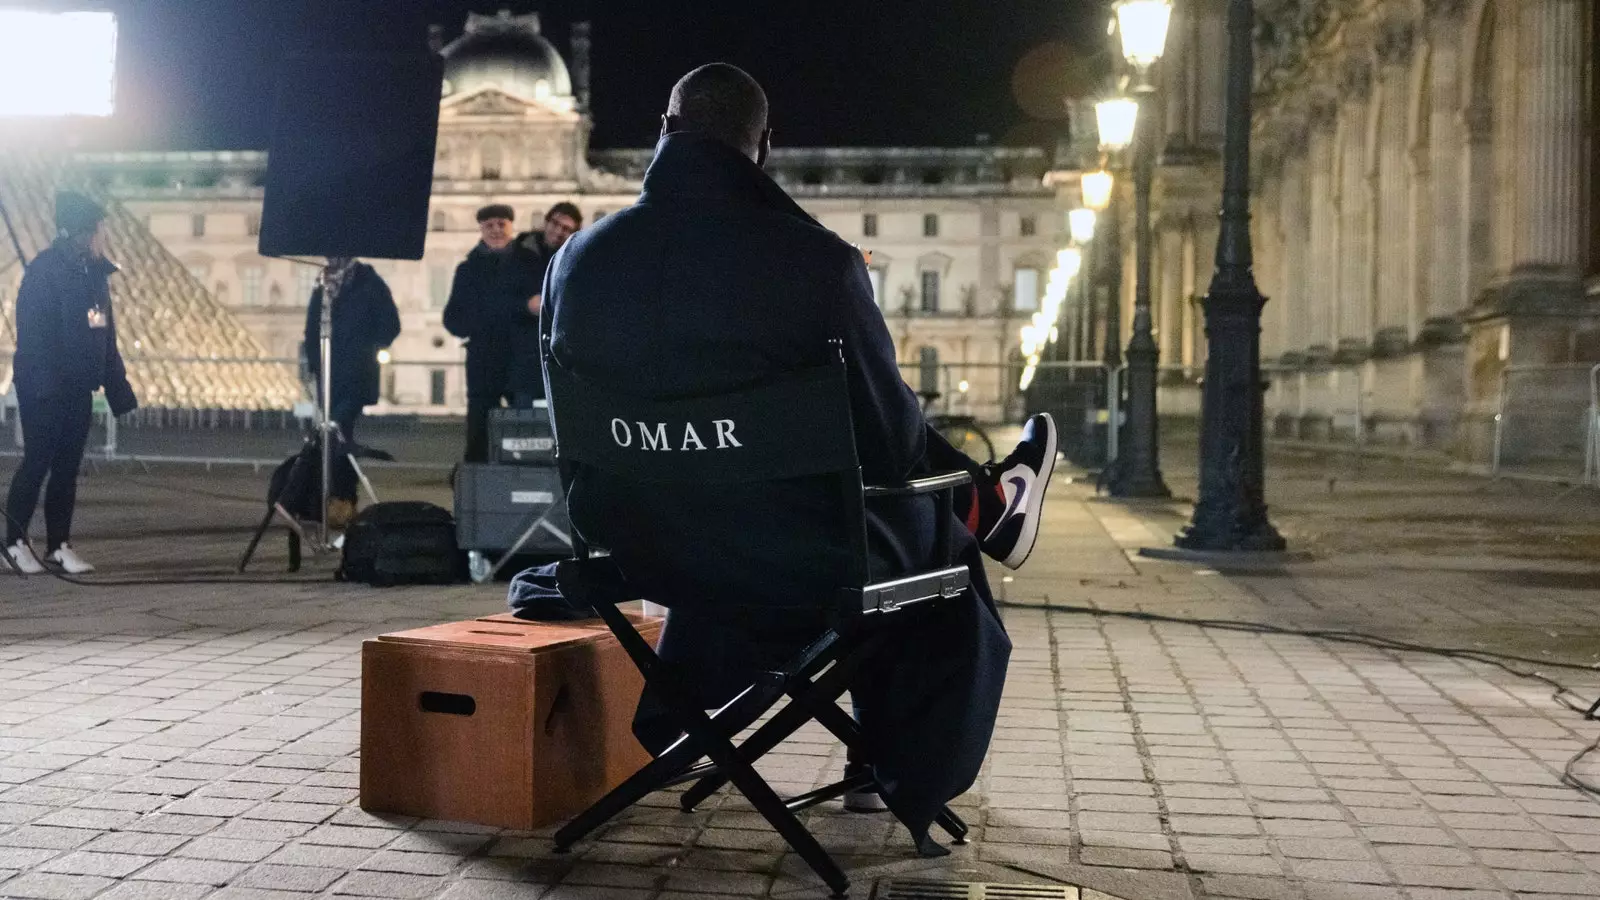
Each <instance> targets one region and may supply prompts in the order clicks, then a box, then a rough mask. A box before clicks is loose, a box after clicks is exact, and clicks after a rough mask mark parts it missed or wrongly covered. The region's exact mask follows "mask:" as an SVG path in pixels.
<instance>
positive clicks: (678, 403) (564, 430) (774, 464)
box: [544, 342, 971, 897]
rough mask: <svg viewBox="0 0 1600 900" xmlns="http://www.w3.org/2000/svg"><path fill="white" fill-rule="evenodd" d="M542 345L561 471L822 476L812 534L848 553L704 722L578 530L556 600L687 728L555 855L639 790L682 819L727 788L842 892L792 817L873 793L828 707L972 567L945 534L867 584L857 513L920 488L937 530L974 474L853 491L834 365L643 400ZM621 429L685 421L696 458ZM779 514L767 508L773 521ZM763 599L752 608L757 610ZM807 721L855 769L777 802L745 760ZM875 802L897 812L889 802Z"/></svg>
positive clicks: (855, 740)
mask: <svg viewBox="0 0 1600 900" xmlns="http://www.w3.org/2000/svg"><path fill="white" fill-rule="evenodd" d="M834 343H835V345H837V342H834ZM544 350H545V369H546V379H547V384H548V386H549V392H550V411H551V417H552V425H553V426H554V430H555V436H556V454H557V458H558V459H559V460H560V462H561V463H562V464H563V465H564V466H571V465H574V464H575V465H579V466H583V467H587V468H590V469H594V470H597V471H599V472H605V473H610V474H614V475H617V476H619V477H621V478H624V479H628V480H632V481H636V482H647V483H652V482H653V483H663V482H664V483H673V482H675V483H680V484H695V485H705V486H707V487H708V488H713V487H714V486H716V485H732V484H749V483H754V482H763V481H775V480H782V479H792V478H802V477H808V476H809V477H819V478H820V477H824V476H831V478H832V480H833V481H834V482H835V483H836V485H837V488H836V489H837V491H838V497H839V503H840V504H841V506H842V509H843V510H844V512H845V515H844V516H842V520H843V523H844V525H843V528H842V529H841V533H840V534H837V535H833V536H821V539H823V540H827V539H829V538H830V537H831V538H832V539H834V540H838V541H840V542H844V543H845V544H846V545H847V546H848V548H849V551H850V553H849V557H850V565H849V571H848V572H847V573H846V574H845V576H844V578H843V580H842V581H841V583H840V584H839V586H838V589H837V591H836V593H835V595H834V596H832V597H826V598H819V603H822V604H826V605H827V607H828V617H827V618H828V621H829V623H830V627H826V628H825V630H823V631H822V633H820V634H819V635H817V637H816V638H815V639H814V640H813V641H812V642H811V643H810V645H809V646H807V647H805V649H804V650H802V651H801V652H800V653H799V654H798V655H796V656H795V657H794V658H793V659H791V660H790V661H789V662H788V663H787V664H786V665H784V666H783V667H782V668H781V669H777V670H774V671H767V672H761V673H759V675H758V677H757V678H756V679H755V680H754V682H753V683H752V684H750V685H749V686H748V687H746V688H745V689H744V690H743V691H742V692H740V693H739V694H738V695H737V696H735V697H734V698H733V699H732V700H731V701H729V702H728V703H727V704H725V705H724V706H723V707H722V708H721V709H718V710H716V711H715V712H711V713H707V712H706V711H705V710H703V709H701V708H700V704H699V703H698V702H696V697H697V696H698V693H697V692H696V691H695V690H694V687H693V686H692V685H690V684H687V683H686V679H685V678H684V676H683V674H682V673H680V672H678V671H676V670H675V669H674V668H673V667H672V666H671V665H670V664H669V663H666V662H664V661H663V660H662V659H661V658H660V657H658V656H657V655H656V653H655V651H654V650H653V649H652V648H651V646H650V645H649V644H648V643H647V642H646V641H645V640H644V638H642V637H641V636H640V635H639V633H638V632H637V631H636V630H635V629H634V628H633V625H632V624H631V623H630V622H629V621H628V619H627V618H626V616H624V615H623V613H622V611H621V610H619V609H618V608H617V604H618V603H624V602H627V601H630V600H636V599H641V598H639V597H636V596H634V595H633V594H632V592H630V591H629V589H628V586H627V584H626V582H625V580H624V578H623V576H622V574H621V572H620V571H619V570H618V569H617V567H616V566H615V565H614V564H612V561H611V560H609V559H606V558H603V557H601V556H597V555H593V554H591V551H590V548H588V547H587V546H586V545H585V544H584V542H583V541H582V539H581V538H580V537H579V536H578V535H577V534H576V533H574V535H573V548H574V551H575V556H576V558H574V559H571V560H568V561H566V562H563V563H561V564H560V565H559V566H558V568H557V578H558V581H559V584H560V586H561V590H562V592H563V593H565V594H567V596H568V597H569V599H572V600H574V601H576V602H578V603H587V604H592V605H593V607H594V609H595V610H596V612H597V613H598V614H599V615H600V617H601V618H602V619H604V620H605V622H606V625H607V626H608V627H610V629H611V631H612V632H613V633H614V634H615V635H616V637H617V639H618V641H619V642H620V643H621V645H622V647H623V648H624V649H625V650H626V651H627V653H628V655H629V657H631V658H632V660H633V662H634V664H635V665H636V666H637V667H638V669H639V671H640V673H642V674H643V675H644V680H645V683H646V684H647V685H648V686H649V688H650V689H651V690H652V691H654V692H655V695H656V696H657V697H658V698H659V700H660V701H661V704H662V705H663V706H664V707H665V708H666V709H667V711H668V713H669V714H670V715H671V716H672V718H673V719H674V720H675V724H676V725H677V726H678V727H679V728H681V729H682V731H683V734H682V736H681V737H679V738H678V739H677V741H676V742H674V743H673V744H671V745H670V746H669V747H668V748H667V749H666V750H664V751H663V752H662V753H661V754H660V755H659V756H658V757H656V759H655V760H654V761H652V762H650V763H649V764H647V765H646V766H645V767H644V768H643V769H640V770H639V772H637V773H636V774H634V775H633V776H632V777H631V778H629V779H628V780H627V781H626V782H624V783H623V784H622V785H620V786H618V787H617V788H616V789H615V790H613V791H612V792H611V793H609V794H607V795H606V796H605V797H603V798H601V799H600V801H599V802H597V803H595V804H594V806H592V807H590V808H589V809H588V810H587V811H585V812H584V813H582V814H580V815H579V816H578V817H577V818H575V819H573V820H572V821H571V822H569V823H567V825H566V826H564V827H563V828H561V829H560V830H559V831H558V832H556V835H555V847H556V850H557V851H558V852H565V851H566V850H568V849H569V848H570V847H571V846H572V845H573V844H574V843H576V842H577V841H579V840H581V839H582V838H583V837H585V836H586V835H588V834H589V833H590V832H592V831H593V830H594V829H595V828H597V827H599V826H600V825H602V824H604V823H605V822H606V821H608V820H609V819H611V818H612V817H613V816H615V815H617V814H618V813H620V812H622V811H623V810H625V809H627V808H628V807H629V806H632V805H633V804H634V803H636V802H638V801H639V800H640V799H642V798H643V797H645V796H646V795H647V794H650V793H653V792H655V791H659V790H662V789H664V788H669V787H673V786H675V785H680V784H685V783H688V782H694V785H693V786H692V787H690V788H689V789H688V790H687V791H685V792H684V794H683V797H682V799H681V805H682V808H683V809H684V810H685V811H686V812H687V811H692V810H693V809H694V808H695V806H696V805H698V804H699V803H701V802H702V801H704V800H706V799H707V798H709V797H710V796H711V795H712V794H714V793H715V792H716V791H718V790H719V789H721V788H722V787H723V786H724V785H726V784H727V783H729V782H732V784H733V785H734V787H735V788H737V789H738V790H739V792H740V793H742V794H743V795H744V796H745V797H746V798H747V799H748V800H749V801H750V803H751V805H752V806H754V807H755V809H756V811H757V812H759V813H760V814H761V815H762V817H764V818H765V819H766V820H767V821H768V822H769V823H771V825H772V827H773V828H774V829H775V830H777V832H778V833H779V834H780V835H781V836H782V837H783V838H784V840H785V841H787V842H788V843H789V846H791V847H793V848H794V850H795V852H796V853H798V854H800V856H801V858H802V859H804V860H805V861H806V863H807V864H808V865H810V866H811V868H812V869H813V870H814V871H815V872H816V873H817V874H818V875H819V876H821V878H822V880H823V881H824V882H825V883H826V884H827V885H828V887H829V888H831V889H832V890H833V892H834V894H833V895H834V896H835V897H843V896H844V895H845V893H846V892H847V891H848V890H849V887H850V880H849V878H848V877H846V876H845V874H844V872H843V871H842V870H841V869H840V868H839V866H838V864H837V863H836V862H835V861H834V860H833V858H832V857H831V856H829V855H828V852H827V851H826V850H824V849H823V848H822V846H821V845H820V844H819V843H818V842H817V840H816V838H815V837H813V836H812V835H811V833H810V832H809V831H808V830H806V827H805V826H804V825H803V824H802V823H801V822H800V820H799V819H798V818H797V817H796V815H795V814H796V813H798V812H800V811H802V810H805V809H808V808H810V807H812V806H816V805H818V804H820V803H824V802H827V801H829V800H833V799H835V798H838V797H841V796H843V795H845V794H846V793H850V792H855V791H872V790H876V791H878V792H879V793H884V791H883V786H882V785H881V784H879V783H878V781H877V779H876V777H875V776H874V774H873V770H872V767H871V765H870V763H871V761H872V760H871V759H870V756H869V754H870V751H869V750H868V749H867V748H866V747H865V746H864V744H863V741H862V734H861V729H860V727H859V726H858V725H857V723H856V721H855V720H854V719H853V718H852V717H851V716H850V715H849V714H848V713H846V712H845V711H844V710H842V709H840V708H839V706H838V701H839V699H840V697H841V696H842V695H843V694H844V693H845V692H846V691H847V690H849V688H850V682H851V679H852V677H853V676H854V675H855V674H856V673H857V672H858V671H860V669H861V667H862V665H863V664H864V663H866V662H867V661H868V660H870V659H871V658H872V657H873V654H874V653H875V652H876V651H877V650H878V648H879V647H880V645H882V644H883V643H884V642H885V641H888V640H891V639H893V638H894V637H895V635H896V633H897V632H899V631H900V630H901V629H900V627H899V626H901V625H903V624H909V623H910V622H911V620H912V619H913V618H915V617H918V616H920V615H921V614H923V613H926V612H927V611H928V610H929V609H931V608H933V607H934V606H935V605H936V604H940V603H943V602H948V601H951V600H954V599H955V598H958V597H960V596H961V595H963V594H964V593H966V592H967V591H969V590H970V589H971V573H970V572H968V571H967V568H966V567H965V566H962V565H955V564H953V561H952V556H951V547H950V544H949V539H948V536H947V535H946V533H945V530H944V528H942V527H941V528H939V529H938V530H937V537H936V542H935V557H934V558H935V559H936V560H938V561H939V565H938V567H937V568H933V569H930V570H928V571H919V572H914V573H911V574H906V575H901V576H897V577H895V578H893V579H890V580H884V581H874V580H873V578H872V572H871V565H870V562H869V557H868V550H867V524H866V518H865V516H866V504H867V503H870V502H872V501H875V500H881V499H888V498H907V497H914V496H920V495H929V494H931V495H933V496H934V498H935V502H936V504H937V508H938V513H939V519H938V520H937V521H939V522H940V523H941V524H942V523H944V522H947V521H948V520H949V518H950V514H951V513H950V510H951V505H952V502H953V492H954V490H955V488H957V487H958V486H961V485H965V484H968V483H969V482H970V481H971V476H970V475H968V474H967V473H966V472H949V473H942V474H937V475H933V476H930V477H926V478H919V479H916V480H914V481H911V482H909V483H906V484H902V485H888V486H864V485H863V484H862V477H861V466H860V463H859V461H858V459H857V456H856V447H855V437H854V430H853V428H852V426H851V418H850V402H849V393H848V388H847V384H846V380H845V366H844V363H843V361H842V358H841V359H840V361H837V362H834V363H832V364H829V365H825V366H821V367H818V368H815V369H811V370H808V371H803V372H798V373H795V374H792V375H787V376H784V377H781V378H779V379H776V380H774V381H771V382H768V383H765V384H761V385H758V386H755V387H752V388H749V389H746V390H742V391H738V392H735V393H730V394H723V395H719V396H710V397H694V398H689V399H678V400H648V399H644V398H640V397H634V396H628V395H623V394H619V393H615V392H613V391H610V390H607V389H604V388H602V387H600V386H598V385H595V384H593V383H591V382H588V381H585V380H584V379H582V378H579V377H577V376H576V375H574V374H572V373H571V372H569V371H567V370H565V369H564V368H562V367H561V366H560V365H559V364H558V363H557V362H556V361H555V359H554V358H553V357H552V356H551V355H550V354H549V348H548V343H547V344H546V346H545V348H544ZM616 421H621V422H623V423H626V424H629V425H632V424H634V423H650V425H651V426H652V427H653V426H654V424H655V423H666V428H667V430H668V432H669V434H672V433H674V432H675V433H676V434H677V435H680V436H681V435H682V434H683V429H684V427H685V425H691V426H693V427H694V428H695V429H696V433H697V435H698V436H699V437H700V438H701V440H702V441H703V442H705V443H706V446H707V449H705V450H688V451H682V452H679V451H677V450H670V451H663V450H661V449H659V445H657V449H653V450H652V449H646V448H645V447H644V446H642V443H643V442H642V440H641V435H640V434H637V433H636V434H633V435H631V436H630V437H628V438H627V442H626V444H624V442H623V437H622V432H621V431H613V430H612V428H613V425H614V423H615V422H616ZM718 422H722V423H729V424H725V425H723V426H720V427H722V428H724V429H725V430H726V431H727V432H729V434H728V435H727V437H728V439H725V440H717V439H718V438H719V437H722V433H721V432H719V431H717V429H718V427H719V426H718V425H717V424H716V423H718ZM669 446H670V445H669ZM783 513H784V511H783V510H773V511H772V514H773V515H775V516H781V515H783ZM712 564H714V563H712ZM644 599H648V598H644ZM759 602H760V601H759V599H758V598H757V599H753V601H752V605H756V604H759ZM785 699H787V701H788V702H787V704H786V705H784V706H783V707H782V708H781V709H779V710H778V711H777V712H776V713H774V714H773V715H772V717H771V718H770V719H768V720H767V721H766V722H765V723H763V724H762V725H761V726H760V727H759V728H757V729H756V730H755V731H754V732H753V733H751V734H750V735H749V736H748V737H747V738H746V740H745V741H744V742H743V743H741V744H738V745H735V744H734V743H733V738H734V737H735V736H736V735H738V734H740V733H741V732H743V731H744V730H745V729H747V728H749V727H750V726H752V725H754V724H755V723H756V722H757V721H758V720H759V719H760V718H761V717H762V716H763V715H765V714H766V713H767V712H768V711H769V710H771V709H772V708H773V707H774V706H776V705H777V704H779V703H780V702H783V701H784V700H785ZM812 720H815V721H817V722H818V723H819V724H821V725H822V726H823V727H824V728H826V729H828V731H830V732H832V733H833V735H834V736H835V737H837V738H838V739H839V741H840V742H841V743H843V744H844V745H845V746H846V747H847V748H848V749H849V750H850V752H851V757H852V759H853V760H856V761H859V762H862V763H866V764H867V765H864V766H862V767H861V768H860V770H859V771H857V772H855V773H853V774H850V775H849V776H848V777H847V778H845V779H844V780H842V781H839V782H837V783H834V784H831V785H828V786H826V787H822V788H818V789H817V790H813V791H810V792H808V793H805V794H801V795H799V796H795V797H790V798H782V797H779V796H778V795H777V793H776V792H774V791H773V789H772V787H771V786H770V785H768V784H767V782H766V781H765V780H764V779H762V777H761V776H760V775H759V774H757V773H756V771H755V769H754V767H753V765H754V763H755V762H756V761H757V760H759V759H760V758H761V757H762V756H764V755H765V754H766V753H768V752H769V751H771V750H772V749H774V748H775V747H777V746H778V745H779V744H781V743H782V742H783V741H784V740H785V739H787V738H788V737H789V736H790V735H792V734H794V732H795V731H797V730H799V729H800V728H801V727H802V726H803V725H805V724H806V723H807V722H810V721H812ZM885 796H886V800H888V805H889V807H890V811H891V812H894V805H895V804H894V800H893V797H892V795H887V794H886V795H885ZM935 821H936V823H937V824H938V825H939V826H940V827H941V828H943V829H944V830H945V831H946V832H948V833H949V834H950V836H951V837H952V838H954V839H955V841H956V842H957V843H965V839H966V835H967V826H966V825H965V823H963V822H962V821H961V820H960V819H959V818H958V817H957V816H956V815H955V814H954V813H953V812H951V811H950V810H949V808H945V809H943V810H942V811H941V812H940V813H939V815H938V816H937V818H936V819H935ZM918 850H919V851H921V852H922V853H923V854H924V855H930V856H931V855H942V854H944V853H946V852H948V851H946V850H944V848H942V847H940V846H939V845H938V844H937V843H935V842H934V841H932V840H931V839H928V838H926V837H923V838H922V839H921V840H920V841H919V844H918Z"/></svg>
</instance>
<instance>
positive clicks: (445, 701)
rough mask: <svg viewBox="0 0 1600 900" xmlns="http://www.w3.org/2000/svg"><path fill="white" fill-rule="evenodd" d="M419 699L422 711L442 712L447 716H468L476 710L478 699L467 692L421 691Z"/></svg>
mask: <svg viewBox="0 0 1600 900" xmlns="http://www.w3.org/2000/svg"><path fill="white" fill-rule="evenodd" d="M419 701H420V703H421V705H422V711H423V712H431V713H443V714H445V715H447V716H470V715H472V714H473V713H475V712H477V711H478V701H476V700H474V699H472V697H471V696H470V695H468V694H446V693H442V692H440V691H423V692H422V695H421V697H420V698H419Z"/></svg>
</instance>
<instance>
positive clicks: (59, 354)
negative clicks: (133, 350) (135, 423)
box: [13, 241, 138, 416]
mask: <svg viewBox="0 0 1600 900" xmlns="http://www.w3.org/2000/svg"><path fill="white" fill-rule="evenodd" d="M116 271H117V267H116V266H115V265H114V264H112V263H110V262H108V261H106V260H104V259H100V258H97V257H86V256H83V255H81V254H79V253H77V252H76V251H75V250H73V249H72V248H71V247H69V246H67V245H66V244H65V243H64V242H63V241H57V242H56V243H55V244H53V245H52V246H50V247H49V248H47V249H46V250H45V251H44V252H43V253H40V254H39V255H38V256H37V257H35V258H34V260H33V262H32V263H30V264H29V265H28V271H27V274H26V275H24V276H23V279H22V288H21V289H20V291H19V292H18V293H17V354H16V359H15V360H14V363H13V369H14V372H15V380H16V383H17V392H18V393H20V394H28V395H30V396H34V397H52V396H59V395H61V394H67V393H78V394H90V393H94V392H95V391H96V390H98V389H100V388H102V387H104V388H105V391H106V403H107V404H108V405H109V406H110V407H111V412H112V413H113V414H114V415H119V416H120V415H123V414H124V413H128V412H132V411H133V409H134V408H135V407H137V406H138V401H137V400H136V399H135V397H134V394H133V388H132V387H131V386H129V384H128V371H127V368H126V367H125V366H124V365H123V363H122V354H121V352H120V351H118V350H117V319H116V315H115V314H114V313H113V312H112V310H111V287H110V284H109V280H110V278H111V275H112V273H114V272H116ZM96 311H98V312H100V313H103V316H104V318H103V321H104V323H105V327H103V328H95V327H92V324H93V322H95V321H99V320H98V319H95V318H93V315H94V314H95V312H96Z"/></svg>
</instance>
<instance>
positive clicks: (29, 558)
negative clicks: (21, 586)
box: [6, 541, 44, 575]
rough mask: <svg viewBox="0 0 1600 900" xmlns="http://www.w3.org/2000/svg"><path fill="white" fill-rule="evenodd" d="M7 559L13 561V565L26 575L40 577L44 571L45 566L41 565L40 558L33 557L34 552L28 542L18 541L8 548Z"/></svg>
mask: <svg viewBox="0 0 1600 900" xmlns="http://www.w3.org/2000/svg"><path fill="white" fill-rule="evenodd" d="M6 557H7V558H8V559H10V560H11V565H12V566H13V567H15V568H16V570H17V571H18V572H21V573H22V574H24V575H38V574H39V573H41V572H43V571H44V566H42V565H40V564H39V557H37V556H34V555H33V550H32V549H31V548H29V547H28V544H27V542H26V541H17V542H16V543H15V544H12V545H11V546H9V547H7V548H6Z"/></svg>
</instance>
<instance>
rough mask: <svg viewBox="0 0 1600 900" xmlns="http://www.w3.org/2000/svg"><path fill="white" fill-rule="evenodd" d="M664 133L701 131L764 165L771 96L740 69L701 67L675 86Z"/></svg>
mask: <svg viewBox="0 0 1600 900" xmlns="http://www.w3.org/2000/svg"><path fill="white" fill-rule="evenodd" d="M663 131H697V132H700V133H701V134H705V135H707V136H710V137H714V138H716V139H717V140H719V141H722V142H723V143H724V144H727V145H728V146H730V147H733V148H734V149H735V150H738V151H739V152H740V153H743V154H744V155H745V156H748V157H750V159H752V160H754V161H756V162H758V163H759V162H762V161H763V159H764V157H765V155H766V153H765V148H764V146H763V145H764V138H765V135H766V131H767V94H766V92H765V91H763V90H762V89H761V85H759V84H757V83H756V80H755V79H754V78H751V77H750V75H749V74H748V73H747V72H745V71H744V70H743V69H740V68H738V67H736V66H730V65H728V64H727V63H711V64H710V65H705V66H701V67H700V68H698V69H695V70H694V71H693V72H690V73H689V74H687V75H685V76H683V77H682V78H680V79H679V80H678V83H677V84H675V85H673V87H672V97H671V99H669V100H668V101H667V122H666V124H665V127H664V129H663Z"/></svg>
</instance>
